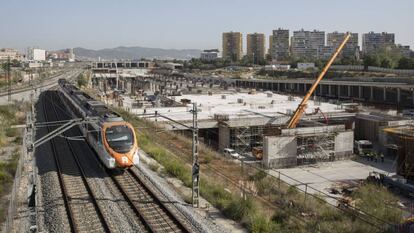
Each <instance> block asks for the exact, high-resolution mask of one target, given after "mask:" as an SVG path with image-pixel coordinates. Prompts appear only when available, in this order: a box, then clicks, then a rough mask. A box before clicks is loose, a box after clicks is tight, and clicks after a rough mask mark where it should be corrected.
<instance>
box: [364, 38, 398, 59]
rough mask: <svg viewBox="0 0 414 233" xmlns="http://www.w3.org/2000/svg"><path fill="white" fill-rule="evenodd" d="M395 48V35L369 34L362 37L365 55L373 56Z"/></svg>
mask: <svg viewBox="0 0 414 233" xmlns="http://www.w3.org/2000/svg"><path fill="white" fill-rule="evenodd" d="M393 47H395V34H394V33H387V32H382V33H375V32H369V33H365V34H363V35H362V51H363V53H364V55H372V54H375V53H378V52H380V51H381V50H384V49H387V48H393Z"/></svg>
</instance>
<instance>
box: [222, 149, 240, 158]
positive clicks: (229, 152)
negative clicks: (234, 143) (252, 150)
mask: <svg viewBox="0 0 414 233" xmlns="http://www.w3.org/2000/svg"><path fill="white" fill-rule="evenodd" d="M223 153H224V156H225V157H228V158H232V159H238V158H240V155H239V153H237V152H236V151H235V150H233V149H230V148H225V149H224V150H223Z"/></svg>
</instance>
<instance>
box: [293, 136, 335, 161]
mask: <svg viewBox="0 0 414 233" xmlns="http://www.w3.org/2000/svg"><path fill="white" fill-rule="evenodd" d="M297 145H298V147H297V158H298V163H303V164H306V163H315V162H320V161H333V160H335V134H334V133H321V134H315V135H297Z"/></svg>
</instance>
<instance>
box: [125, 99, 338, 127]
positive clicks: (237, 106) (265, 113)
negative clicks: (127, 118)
mask: <svg viewBox="0 0 414 233" xmlns="http://www.w3.org/2000/svg"><path fill="white" fill-rule="evenodd" d="M268 94H269V93H267V92H258V93H256V94H248V93H230V94H229V93H226V94H213V95H206V94H199V95H182V96H175V97H170V98H172V99H174V100H175V101H177V102H180V101H181V100H182V99H189V100H191V102H192V103H194V102H195V103H197V106H198V108H199V110H200V111H199V114H198V119H199V120H208V119H213V118H214V114H228V115H229V119H240V118H255V117H265V118H272V117H277V116H284V115H285V114H286V113H292V112H294V111H295V109H296V108H297V106H298V105H299V103H300V101H301V100H302V99H301V98H299V97H292V99H291V100H289V97H288V96H287V95H279V94H274V93H273V94H271V95H268ZM223 96H225V97H223ZM128 105H131V100H130V99H129V98H124V106H126V107H128ZM316 107H319V108H320V109H321V110H322V111H323V112H324V113H328V115H329V113H338V112H344V110H342V109H340V106H338V105H335V104H330V103H320V104H315V103H314V101H309V103H308V107H307V108H306V113H307V114H311V113H313V112H314V111H315V108H316ZM191 108H192V105H191V104H189V105H188V106H186V107H162V108H149V109H146V113H153V112H155V111H158V112H159V113H161V114H168V116H169V117H171V118H172V119H174V120H178V121H186V120H191V119H192V114H191V113H190V112H189V110H191ZM143 111H144V109H132V112H133V113H136V114H142V113H143ZM161 120H162V119H160V121H161Z"/></svg>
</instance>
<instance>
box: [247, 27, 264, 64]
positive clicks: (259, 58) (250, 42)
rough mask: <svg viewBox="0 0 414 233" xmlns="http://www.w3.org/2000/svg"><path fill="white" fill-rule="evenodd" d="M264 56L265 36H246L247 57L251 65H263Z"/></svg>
mask: <svg viewBox="0 0 414 233" xmlns="http://www.w3.org/2000/svg"><path fill="white" fill-rule="evenodd" d="M265 55H266V50H265V35H264V34H263V33H253V34H247V57H248V58H249V60H250V61H252V62H253V64H259V63H263V61H264V59H265Z"/></svg>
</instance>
